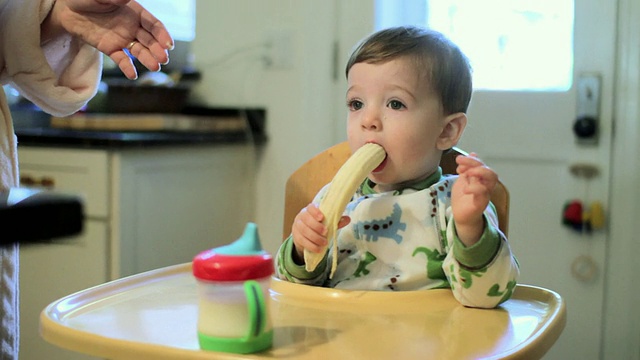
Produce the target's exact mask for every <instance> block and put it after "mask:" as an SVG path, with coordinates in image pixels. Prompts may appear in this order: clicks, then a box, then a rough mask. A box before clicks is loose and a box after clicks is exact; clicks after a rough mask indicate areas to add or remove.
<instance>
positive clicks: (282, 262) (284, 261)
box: [275, 185, 331, 286]
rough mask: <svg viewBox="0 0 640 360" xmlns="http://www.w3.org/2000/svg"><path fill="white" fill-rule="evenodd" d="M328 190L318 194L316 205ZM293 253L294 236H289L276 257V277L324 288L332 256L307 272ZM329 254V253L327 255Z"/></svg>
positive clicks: (326, 186)
mask: <svg viewBox="0 0 640 360" xmlns="http://www.w3.org/2000/svg"><path fill="white" fill-rule="evenodd" d="M327 188H328V185H325V186H324V187H323V188H322V189H321V190H320V191H319V192H318V194H316V196H315V198H314V199H313V203H314V204H316V205H317V204H319V202H320V199H322V197H323V196H324V194H325V193H326V191H327ZM293 251H295V249H294V244H293V235H289V237H288V238H287V239H286V240H285V241H284V242H283V243H282V244H281V245H280V248H279V249H278V253H277V255H276V269H275V270H276V277H278V278H279V279H281V280H286V281H289V282H294V283H299V284H307V285H316V286H322V285H323V284H324V283H325V282H326V280H327V278H328V276H329V270H330V267H329V266H327V264H328V263H329V260H330V257H331V255H326V256H325V257H324V258H323V259H322V261H321V262H320V263H319V264H318V266H317V267H316V269H315V270H313V271H307V270H306V269H305V266H304V265H298V264H296V262H295V261H293ZM329 253H330V252H329V251H328V252H327V254H329Z"/></svg>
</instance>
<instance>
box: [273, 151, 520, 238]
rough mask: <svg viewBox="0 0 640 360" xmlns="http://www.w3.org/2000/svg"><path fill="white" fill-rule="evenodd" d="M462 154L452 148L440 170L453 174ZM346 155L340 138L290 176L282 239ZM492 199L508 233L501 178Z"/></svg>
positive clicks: (506, 203)
mask: <svg viewBox="0 0 640 360" xmlns="http://www.w3.org/2000/svg"><path fill="white" fill-rule="evenodd" d="M461 154H466V153H465V152H464V151H462V150H460V149H458V148H453V149H451V150H450V151H448V152H447V153H446V154H444V155H443V156H442V160H441V161H440V167H441V168H442V173H443V174H456V167H457V165H456V161H455V158H456V156H458V155H461ZM349 156H351V150H350V149H349V145H348V143H347V142H342V143H339V144H337V145H334V146H332V147H330V148H328V149H326V150H324V151H323V152H321V153H319V154H317V155H316V156H314V157H313V158H311V159H310V160H309V161H307V162H306V163H304V164H303V165H302V166H300V167H299V168H298V169H297V170H296V171H295V172H293V174H291V176H289V179H288V180H287V184H286V187H285V202H284V224H283V229H282V234H283V239H286V238H287V237H288V236H289V234H290V233H291V225H292V224H293V220H294V218H295V217H296V215H297V214H298V213H299V212H300V210H302V208H304V207H305V206H307V205H308V204H309V203H310V202H311V201H312V200H313V198H314V196H315V195H316V194H317V193H318V191H320V189H321V188H322V187H323V186H324V185H326V184H328V183H329V182H330V181H331V179H333V176H334V175H335V174H336V172H338V169H340V167H341V166H342V164H344V162H345V161H347V159H348V158H349ZM491 202H492V203H493V205H494V206H495V207H496V212H497V213H498V221H499V223H500V225H499V226H500V230H501V231H502V232H503V233H504V234H505V235H507V231H508V228H509V191H508V190H507V188H506V187H505V186H504V184H503V183H502V182H498V184H497V185H496V188H495V189H494V191H493V194H491Z"/></svg>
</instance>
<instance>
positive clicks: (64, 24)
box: [41, 0, 173, 79]
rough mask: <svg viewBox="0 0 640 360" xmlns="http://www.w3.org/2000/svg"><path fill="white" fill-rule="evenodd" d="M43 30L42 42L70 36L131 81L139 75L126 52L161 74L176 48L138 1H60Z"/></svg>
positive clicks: (158, 23) (164, 29)
mask: <svg viewBox="0 0 640 360" xmlns="http://www.w3.org/2000/svg"><path fill="white" fill-rule="evenodd" d="M41 28H42V33H43V35H42V39H43V42H44V41H46V39H47V38H52V37H54V36H56V35H58V34H60V33H61V32H62V31H64V32H67V33H69V34H71V35H72V36H75V37H78V38H80V39H81V40H83V41H84V42H86V43H87V44H89V45H91V46H93V47H95V48H96V49H98V50H99V51H100V52H102V53H104V54H106V55H108V56H109V57H110V58H111V59H112V60H113V61H114V62H115V63H116V64H117V65H118V67H119V68H120V70H122V72H123V73H124V75H125V76H126V77H127V78H129V79H135V78H137V72H136V69H135V66H134V64H133V62H132V60H131V58H130V57H129V56H128V55H127V53H126V52H125V51H124V49H127V50H128V51H129V52H130V53H131V55H133V56H134V57H135V58H137V59H138V61H140V63H142V64H143V65H144V66H145V67H146V68H147V69H149V70H151V71H158V70H160V67H161V65H164V64H167V63H168V62H169V54H168V50H170V49H172V48H173V39H172V38H171V35H169V32H168V31H167V29H166V28H165V26H164V24H162V22H161V21H160V20H158V19H157V18H156V17H155V16H153V15H152V14H151V13H150V12H148V11H147V10H146V9H145V8H143V7H142V6H141V5H140V4H138V2H137V1H135V0H57V1H56V2H55V4H54V6H53V8H52V9H51V12H50V13H49V16H48V17H47V19H46V20H45V22H44V23H43V24H42V27H41Z"/></svg>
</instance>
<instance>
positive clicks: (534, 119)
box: [461, 0, 616, 359]
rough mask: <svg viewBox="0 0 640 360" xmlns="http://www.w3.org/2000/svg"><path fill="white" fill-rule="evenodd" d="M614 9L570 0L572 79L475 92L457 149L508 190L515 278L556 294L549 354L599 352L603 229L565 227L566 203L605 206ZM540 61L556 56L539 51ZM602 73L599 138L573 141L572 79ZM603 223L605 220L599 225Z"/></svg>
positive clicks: (553, 356)
mask: <svg viewBox="0 0 640 360" xmlns="http://www.w3.org/2000/svg"><path fill="white" fill-rule="evenodd" d="M615 19H616V6H615V2H613V1H585V0H580V1H576V2H575V28H574V29H575V30H574V81H573V84H572V86H571V88H570V89H569V90H568V91H563V92H545V91H537V92H527V91H520V92H510V91H506V92H497V91H477V92H476V93H475V94H474V97H473V100H472V105H471V108H470V110H469V126H468V131H467V132H466V133H465V135H464V137H463V140H462V142H461V146H462V147H463V148H465V149H468V150H473V151H477V152H478V153H479V154H480V156H481V157H482V158H483V159H484V160H486V162H487V164H489V165H490V166H491V167H493V168H494V169H496V170H497V171H498V173H499V174H500V177H501V179H502V180H503V181H504V182H505V183H506V185H507V187H508V188H509V190H510V193H511V210H510V231H509V239H510V243H511V244H512V248H513V251H514V252H515V254H516V256H517V258H518V260H519V262H520V266H521V274H522V275H521V279H520V282H521V283H526V284H534V285H539V286H543V287H546V288H549V289H552V290H555V291H557V292H558V293H560V294H561V295H562V296H563V297H564V298H565V299H566V302H567V311H568V312H567V314H568V316H567V326H566V328H565V331H564V333H563V334H562V336H561V337H560V339H559V341H558V342H557V343H556V345H555V346H554V347H553V348H552V350H551V351H550V352H549V353H548V355H547V357H546V358H549V359H597V358H598V357H599V356H600V348H601V339H602V333H601V331H602V320H603V319H602V308H603V301H604V298H603V297H604V279H605V276H604V274H603V271H604V269H605V259H606V249H607V235H606V231H605V230H604V229H603V230H594V231H593V232H592V233H590V234H588V233H584V232H579V231H575V230H574V229H571V228H569V227H567V226H564V225H563V222H562V215H563V210H564V208H565V205H566V203H567V202H569V201H572V200H574V199H575V200H578V201H580V202H581V203H582V204H583V206H584V207H585V208H586V207H588V206H590V205H591V203H592V202H595V201H598V202H600V203H602V204H603V207H604V209H607V200H608V198H609V194H608V188H609V182H610V179H609V163H610V157H611V133H612V132H611V128H612V107H613V105H612V102H613V95H612V93H613V80H614V71H613V70H614V54H615V47H614V46H615V24H616V21H615ZM539 56H540V58H541V59H545V58H547V57H552V56H554V54H539ZM584 74H596V75H598V76H599V77H600V79H601V86H600V88H601V91H600V95H601V99H600V103H599V107H600V115H599V117H598V118H599V135H598V141H597V144H584V143H583V142H579V141H577V137H576V135H575V134H574V132H573V124H574V121H576V119H577V118H578V116H579V114H578V113H577V112H578V103H577V99H578V96H579V94H578V86H577V82H578V81H579V79H580V78H581V77H582V76H583V75H584ZM581 164H587V165H590V166H593V167H594V168H596V169H598V170H599V175H597V176H595V177H594V178H591V179H587V178H585V177H579V176H575V175H574V174H573V173H572V172H571V171H570V168H571V167H572V166H575V165H581ZM605 229H606V227H605Z"/></svg>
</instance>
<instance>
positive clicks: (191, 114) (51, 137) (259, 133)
mask: <svg viewBox="0 0 640 360" xmlns="http://www.w3.org/2000/svg"><path fill="white" fill-rule="evenodd" d="M33 111H34V110H20V111H12V113H13V115H14V118H15V133H16V135H17V136H18V143H19V144H20V145H21V146H47V147H51V146H53V147H71V148H95V149H114V148H115V149H122V148H138V147H148V146H154V147H158V146H172V145H189V146H197V145H211V144H230V143H247V142H253V143H255V144H261V143H264V142H265V141H266V134H265V110H264V109H257V108H200V107H192V108H187V109H185V111H183V112H182V113H181V114H76V115H72V116H70V117H68V118H49V117H46V116H45V117H43V116H41V115H39V114H37V113H34V112H33ZM24 114H27V115H26V117H29V118H31V119H32V118H34V117H35V118H39V120H38V121H31V120H27V121H21V119H22V118H23V116H22V115H24ZM34 114H36V115H35V116H34ZM234 120H238V121H240V125H238V124H237V122H236V124H235V125H234V126H218V127H216V126H212V125H215V124H216V123H221V122H227V123H230V122H232V121H234ZM136 122H138V123H139V124H140V126H139V128H136V125H135V124H136ZM194 124H195V125H194ZM207 124H209V125H207Z"/></svg>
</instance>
